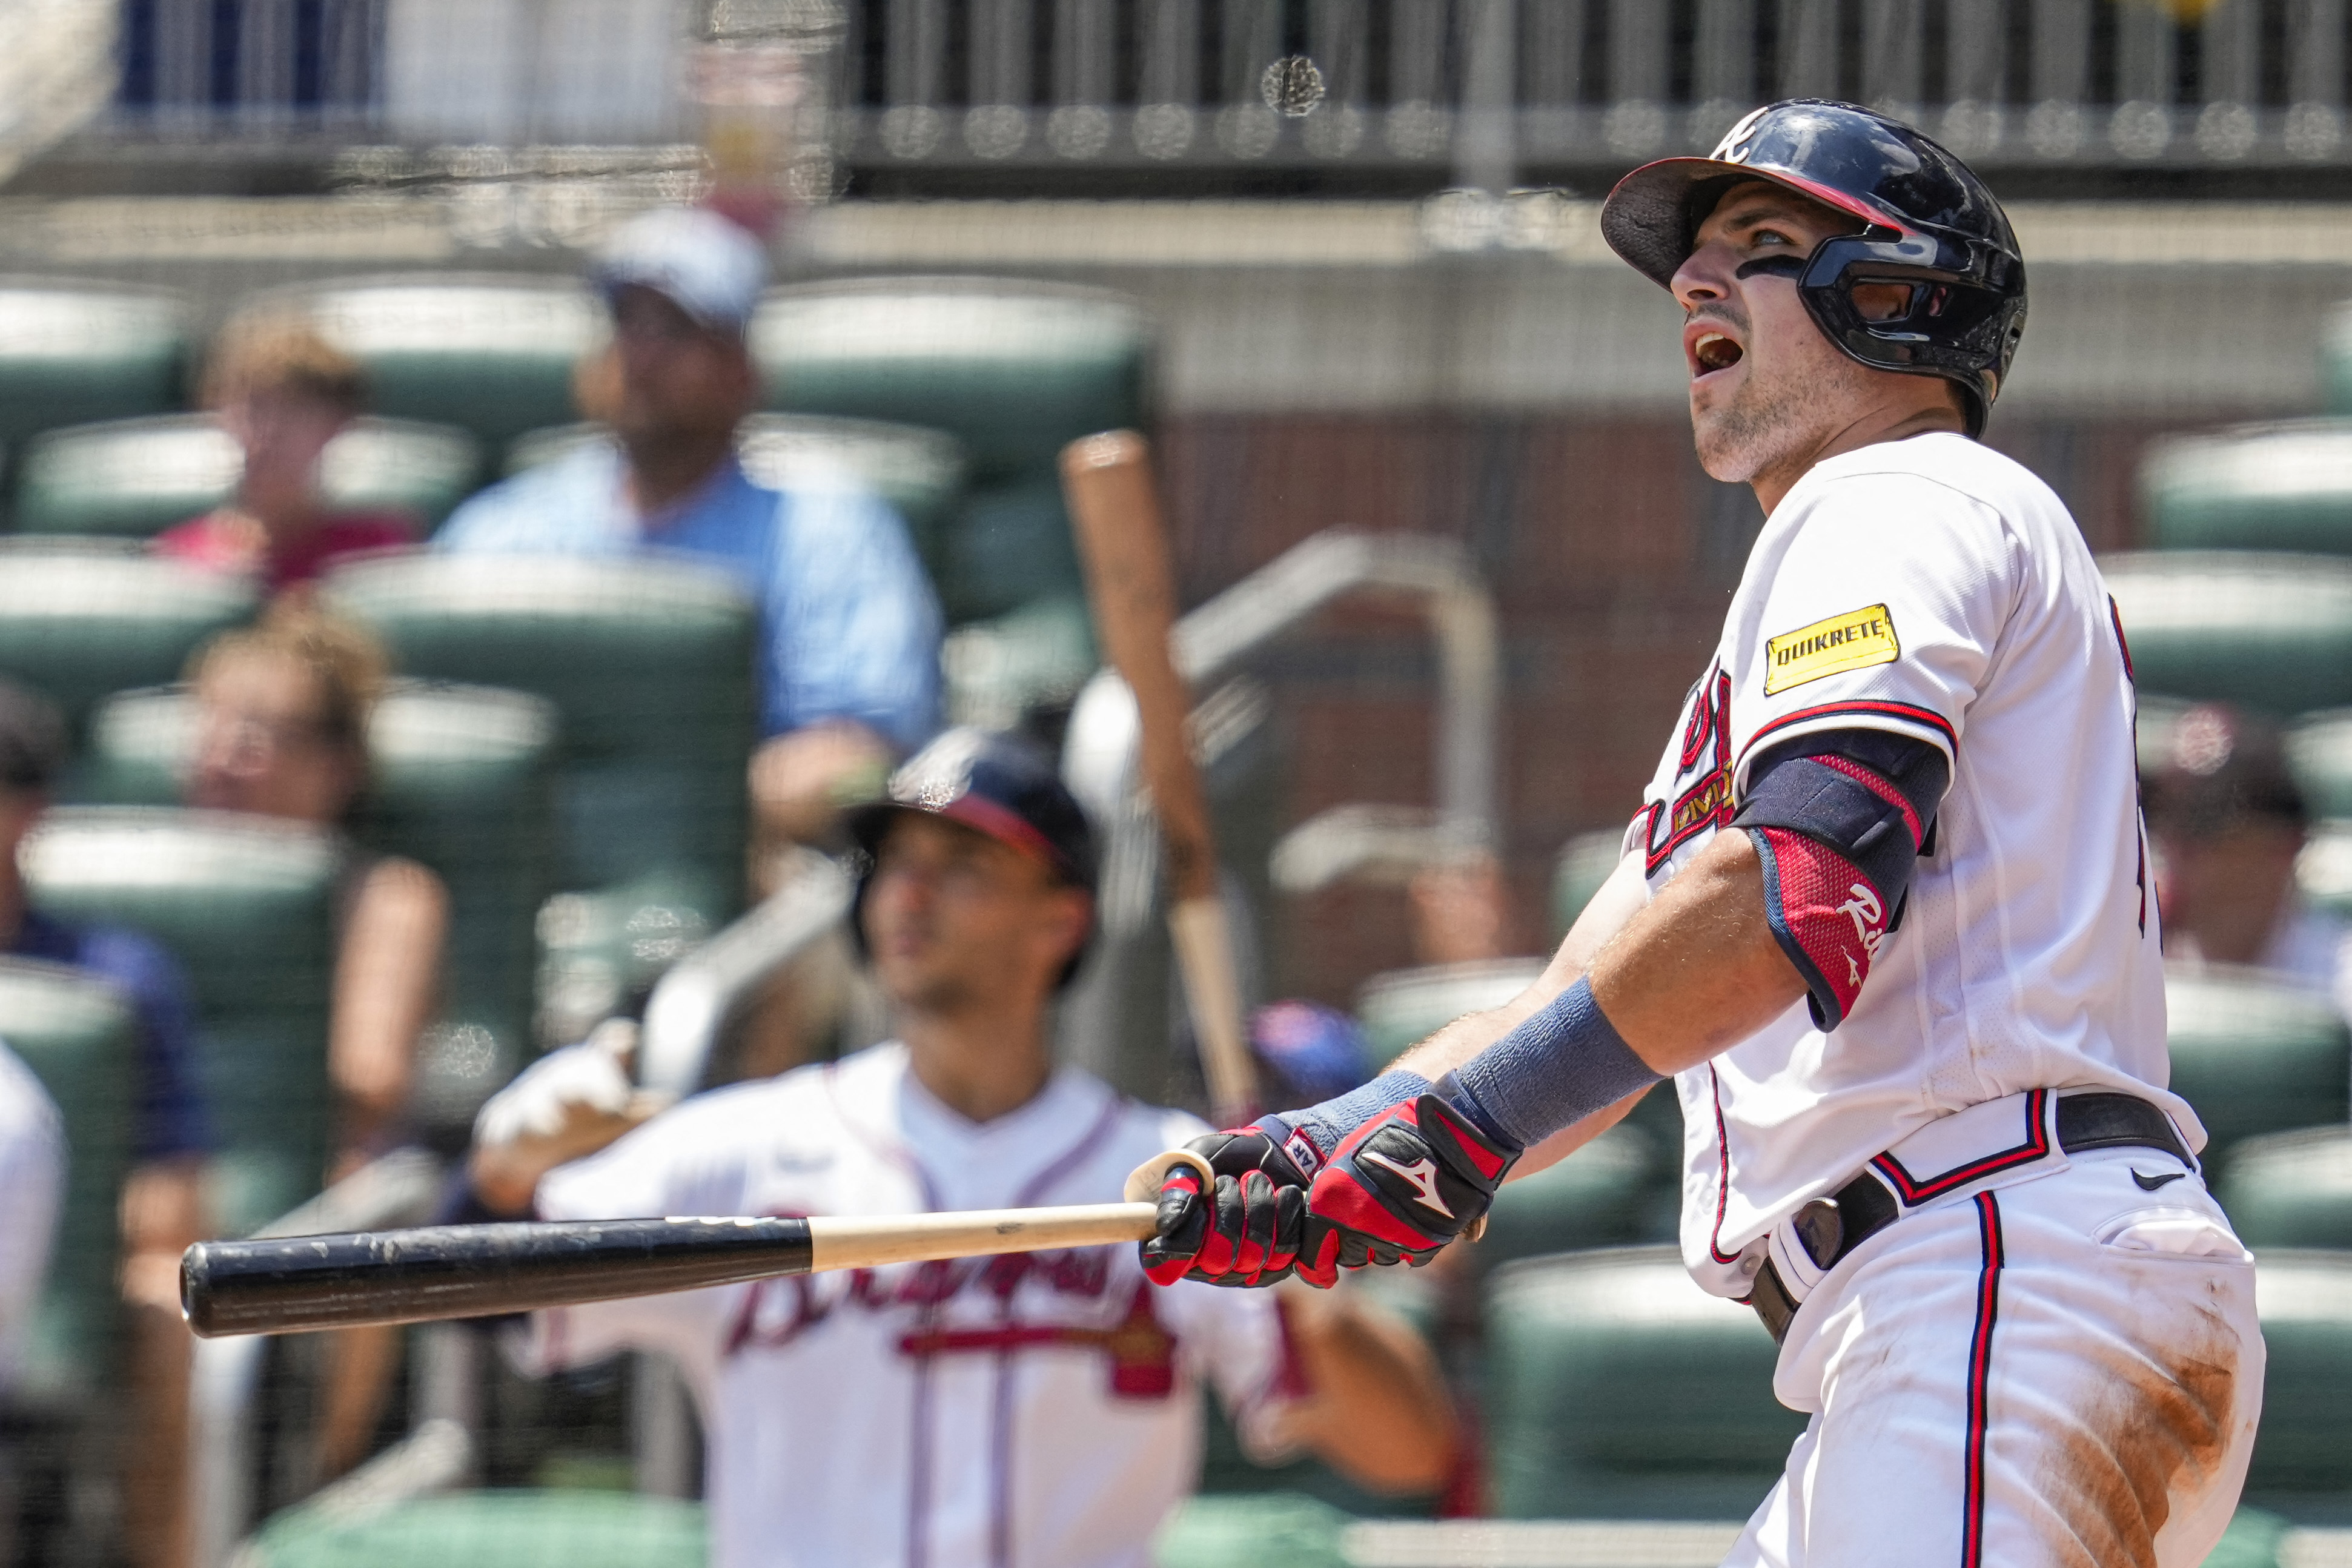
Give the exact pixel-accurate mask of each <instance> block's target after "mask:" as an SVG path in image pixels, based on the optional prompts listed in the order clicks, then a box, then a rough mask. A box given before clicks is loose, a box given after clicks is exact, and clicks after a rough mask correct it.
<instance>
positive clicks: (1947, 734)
mask: <svg viewBox="0 0 2352 1568" xmlns="http://www.w3.org/2000/svg"><path fill="white" fill-rule="evenodd" d="M1849 716H1851V717H1853V718H1863V719H1870V718H1877V719H1887V718H1893V719H1901V720H1902V721H1903V722H1905V723H1906V724H1916V725H1922V726H1924V727H1927V728H1928V729H1932V730H1934V731H1935V732H1936V733H1937V734H1938V735H1940V736H1942V737H1944V744H1945V745H1946V746H1948V747H1950V748H1951V749H1952V751H1953V752H1954V753H1955V754H1956V755H1957V754H1958V750H1959V745H1960V741H1959V735H1958V732H1957V731H1955V730H1954V729H1953V728H1952V721H1951V720H1949V719H1948V718H1946V717H1945V716H1943V715H1942V714H1939V713H1937V711H1936V710H1935V709H1934V708H1927V707H1921V706H1918V705H1917V704H1916V703H1898V702H1876V701H1858V702H1842V703H1822V704H1820V705H1818V706H1813V707H1801V708H1799V709H1797V710H1796V712H1794V713H1784V714H1782V715H1781V716H1780V717H1779V718H1776V719H1774V720H1772V721H1771V722H1770V723H1769V724H1767V725H1765V726H1764V727H1762V728H1760V729H1759V730H1758V731H1757V732H1756V733H1755V734H1754V735H1752V736H1750V737H1748V744H1747V745H1746V746H1745V747H1742V748H1741V749H1740V753H1739V756H1740V759H1741V760H1742V761H1745V760H1746V759H1747V758H1748V757H1749V756H1751V755H1752V754H1753V753H1754V752H1755V750H1756V748H1757V747H1759V746H1761V745H1763V744H1764V742H1765V741H1766V740H1768V739H1769V738H1770V737H1773V736H1775V735H1778V734H1779V733H1780V732H1781V731H1782V730H1785V729H1791V728H1794V727H1796V726H1798V725H1801V724H1811V723H1812V722H1813V721H1814V720H1816V719H1822V718H1844V717H1849Z"/></svg>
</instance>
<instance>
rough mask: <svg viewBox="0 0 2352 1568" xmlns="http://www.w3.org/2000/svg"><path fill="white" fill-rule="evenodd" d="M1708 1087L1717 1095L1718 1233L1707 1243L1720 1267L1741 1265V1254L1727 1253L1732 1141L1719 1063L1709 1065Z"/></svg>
mask: <svg viewBox="0 0 2352 1568" xmlns="http://www.w3.org/2000/svg"><path fill="white" fill-rule="evenodd" d="M1706 1082H1707V1087H1708V1088H1709V1089H1710V1090H1712V1091H1713V1092H1714V1094H1715V1154H1716V1166H1715V1229H1714V1230H1713V1231H1711V1232H1709V1233H1708V1236H1707V1239H1706V1255H1707V1256H1708V1257H1710V1258H1712V1259H1714V1260H1716V1261H1717V1262H1718V1263H1737V1262H1738V1261H1739V1254H1738V1253H1737V1252H1726V1251H1725V1250H1724V1249H1723V1213H1724V1209H1725V1207H1727V1205H1728V1204H1729V1203H1730V1202H1731V1139H1730V1138H1729V1137H1728V1136H1727V1134H1725V1132H1724V1130H1723V1080H1722V1079H1720V1078H1718V1077H1717V1076H1716V1073H1715V1063H1714V1062H1712V1061H1710V1062H1708V1063H1707V1064H1706Z"/></svg>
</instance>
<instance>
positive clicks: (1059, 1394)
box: [520, 1044, 1299, 1568]
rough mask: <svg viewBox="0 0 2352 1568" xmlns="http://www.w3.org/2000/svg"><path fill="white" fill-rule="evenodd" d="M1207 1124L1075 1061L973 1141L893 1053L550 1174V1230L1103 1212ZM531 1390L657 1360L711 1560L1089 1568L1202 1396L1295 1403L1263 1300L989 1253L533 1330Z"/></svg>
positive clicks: (691, 1295) (1120, 1529) (641, 1134)
mask: <svg viewBox="0 0 2352 1568" xmlns="http://www.w3.org/2000/svg"><path fill="white" fill-rule="evenodd" d="M1205 1131H1207V1128H1206V1127H1204V1126H1203V1125H1202V1124H1201V1123H1200V1122H1199V1121H1197V1120H1196V1119H1194V1118H1193V1117H1191V1116H1188V1115H1186V1114H1184V1113H1181V1112H1176V1111H1165V1110H1158V1109H1154V1108H1151V1107H1148V1106H1143V1105H1139V1104H1136V1103H1133V1102H1130V1101H1127V1100H1124V1099H1122V1098H1120V1097H1119V1096H1118V1095H1117V1094H1115V1093H1113V1092H1111V1091H1110V1090H1109V1089H1108V1088H1107V1087H1105V1086H1104V1085H1103V1084H1101V1083H1100V1082H1097V1081H1096V1080H1094V1079H1092V1078H1089V1077H1087V1075H1086V1074H1084V1073H1082V1072H1079V1071H1075V1070H1072V1069H1068V1068H1065V1069H1063V1070H1061V1071H1058V1072H1056V1073H1055V1077H1054V1079H1053V1081H1052V1082H1050V1083H1049V1084H1048V1085H1047V1087H1046V1089H1045V1092H1043V1093H1042V1094H1040V1095H1038V1097H1037V1098H1036V1099H1034V1100H1033V1101H1031V1102H1030V1103H1028V1104H1026V1105H1024V1106H1023V1107H1022V1108H1021V1109H1020V1110H1018V1111H1015V1112H1013V1113H1012V1114H1010V1115H1007V1116H1003V1117H1000V1118H998V1119H997V1120H995V1121H993V1122H990V1123H987V1124H981V1125H975V1124H972V1123H971V1122H968V1121H966V1120H964V1119H963V1118H962V1117H961V1116H960V1115H958V1114H956V1113H954V1112H952V1111H950V1110H949V1109H948V1108H947V1107H945V1106H944V1105H942V1104H940V1103H939V1102H938V1101H937V1100H935V1099H934V1098H932V1097H931V1095H930V1094H929V1092H926V1091H925V1090H924V1089H923V1087H922V1086H921V1084H920V1083H919V1082H917V1081H916V1079H915V1077H914V1075H913V1073H912V1072H911V1071H909V1070H908V1054H907V1051H906V1048H905V1047H904V1046H901V1045H898V1044H888V1045H881V1046H877V1047H875V1048H873V1049H872V1050H869V1051H863V1052H861V1053H859V1054H858V1055H856V1056H854V1057H851V1058H849V1059H848V1060H846V1061H841V1062H838V1063H834V1064H828V1065H822V1066H815V1067H806V1068H802V1069H800V1070H798V1071H793V1072H790V1073H787V1074H785V1075H784V1076H782V1077H781V1078H776V1079H772V1080H768V1081H766V1082H759V1083H751V1084H745V1085H741V1086H739V1087H736V1088H731V1089H725V1090H720V1091H718V1092H714V1093H710V1094H706V1095H702V1096H698V1097H697V1098H696V1099H693V1100H689V1101H688V1102H686V1103H684V1104H682V1105H680V1106H678V1107H677V1109H675V1110H673V1111H670V1112H668V1113H666V1114H664V1115H662V1116H660V1117H658V1118H656V1120H654V1121H653V1122H651V1123H648V1124H646V1126H644V1127H642V1128H640V1129H639V1130H638V1131H636V1132H635V1133H633V1134H630V1135H629V1136H627V1137H625V1138H624V1139H622V1140H621V1141H620V1142H619V1143H616V1144H614V1145H613V1146H612V1147H610V1148H609V1149H606V1150H604V1152H602V1153H600V1154H598V1155H594V1156H593V1157H591V1158H589V1159H585V1160H582V1161H580V1162H578V1163H577V1164H574V1165H571V1166H564V1167H562V1168H561V1169H558V1170H556V1171H555V1172H553V1173H551V1175H550V1176H548V1177H547V1178H546V1180H545V1181H543V1182H542V1183H541V1186H540V1189H539V1213H540V1215H541V1218H548V1219H587V1218H638V1217H651V1216H661V1215H705V1214H712V1215H717V1214H760V1215H811V1214H823V1215H857V1214H867V1215H881V1214H914V1213H921V1212H925V1211H928V1210H936V1209H960V1208H999V1207H1025V1206H1029V1205H1035V1204H1070V1203H1106V1202H1116V1201H1118V1199H1119V1198H1120V1197H1121V1193H1122V1187H1123V1186H1124V1184H1125V1182H1126V1178H1127V1175H1128V1173H1129V1171H1130V1170H1132V1169H1133V1168H1134V1167H1135V1166H1139V1165H1140V1164H1142V1163H1143V1161H1145V1160H1146V1159H1149V1158H1150V1156H1152V1155H1157V1154H1159V1153H1160V1152H1162V1151H1163V1150H1166V1149H1171V1148H1175V1147H1177V1146H1179V1145H1182V1144H1183V1143H1184V1142H1186V1141H1187V1140H1188V1139H1191V1138H1193V1137H1196V1136H1198V1135H1200V1134H1202V1133H1203V1132H1205ZM525 1337H526V1340H527V1343H525V1344H524V1345H523V1346H522V1347H520V1354H521V1358H522V1359H523V1360H524V1361H525V1362H526V1363H527V1364H535V1365H536V1366H537V1367H540V1368H542V1369H544V1368H551V1367H553V1366H559V1365H565V1364H578V1363H582V1362H586V1361H592V1360H594V1359H597V1358H599V1357H602V1356H604V1355H608V1354H612V1353H613V1352H614V1351H617V1350H622V1349H644V1350H655V1351H661V1352H665V1353H667V1354H669V1355H670V1356H671V1357H673V1358H674V1359H675V1360H676V1361H677V1364H678V1365H679V1367H680V1368H681V1369H682V1370H683V1372H684V1374H685V1375H686V1377H687V1379H688V1383H689V1384H690V1385H691V1386H692V1387H693V1389H694V1391H695V1396H696V1398H697V1401H698V1405H699V1406H700V1408H701V1411H702V1417H703V1425H704V1429H705V1431H706V1432H707V1434H708V1436H709V1463H708V1475H707V1480H708V1486H707V1491H708V1495H709V1509H710V1521H711V1534H712V1542H713V1560H714V1562H716V1563H719V1564H720V1565H721V1568H750V1565H751V1564H754V1563H761V1564H792V1565H794V1568H800V1565H807V1568H849V1565H865V1564H879V1563H909V1564H925V1565H928V1568H963V1565H972V1568H978V1565H982V1564H991V1565H993V1564H1011V1563H1019V1564H1021V1565H1022V1568H1097V1565H1101V1568H1110V1565H1122V1568H1123V1565H1127V1564H1133V1565H1136V1568H1141V1565H1142V1564H1145V1563H1148V1562H1149V1561H1150V1552H1149V1545H1150V1538H1151V1535H1152V1532H1153V1531H1155V1530H1156V1529H1157V1528H1158V1527H1159V1525H1160V1521H1161V1520H1162V1519H1163V1518H1164V1517H1165V1516H1166V1514H1167V1512H1168V1511H1169V1510H1170V1509H1171V1507H1173V1506H1174V1505H1175V1503H1176V1502H1177V1501H1178V1500H1180V1499H1181V1498H1182V1497H1183V1496H1184V1495H1185V1494H1186V1493H1188V1492H1189V1491H1190V1490H1192V1485H1193V1482H1194V1479H1195V1477H1196V1473H1197V1470H1198V1466H1199V1456H1200V1447H1201V1431H1200V1426H1201V1399H1200V1387H1201V1381H1200V1380H1201V1379H1202V1377H1204V1376H1205V1377H1208V1378H1210V1379H1212V1380H1213V1382H1214V1383H1215V1385H1216V1387H1217V1390H1218V1392H1219V1394H1220V1395H1221V1396H1223V1400H1224V1403H1225V1406H1226V1408H1227V1409H1228V1410H1231V1411H1234V1412H1235V1413H1236V1415H1237V1417H1238V1418H1239V1420H1240V1421H1241V1422H1242V1424H1243V1425H1244V1430H1247V1429H1249V1428H1250V1427H1253V1426H1255V1425H1257V1424H1259V1423H1262V1422H1264V1421H1265V1419H1266V1418H1267V1417H1268V1416H1271V1415H1273V1414H1274V1413H1275V1412H1276V1410H1278V1408H1279V1407H1280V1405H1281V1403H1282V1402H1283V1401H1284V1400H1285V1399H1286V1397H1287V1396H1290V1395H1291V1394H1293V1393H1295V1392H1297V1390H1298V1387H1299V1385H1298V1383H1297V1375H1296V1373H1295V1372H1294V1371H1293V1369H1292V1367H1291V1364H1290V1360H1289V1356H1288V1354H1287V1349H1286V1341H1285V1339H1284V1333H1283V1327H1282V1319H1281V1312H1280V1308H1279V1306H1278V1304H1277V1301H1276V1298H1275V1297H1274V1296H1273V1295H1272V1294H1271V1293H1269V1292H1265V1291H1221V1290H1217V1289H1215V1288H1214V1287H1213V1286H1207V1285H1201V1284H1192V1283H1186V1284H1178V1285H1175V1286H1173V1287H1160V1286H1157V1285H1153V1284H1151V1283H1150V1281H1146V1280H1145V1279H1144V1277H1143V1274H1142V1271H1141V1269H1140V1266H1139V1262H1138V1260H1137V1254H1136V1249H1134V1248H1133V1247H1097V1248H1087V1249H1077V1250H1073V1251H1066V1252H1042V1253H1030V1254H1009V1255H1007V1256H1004V1257H1000V1258H980V1259H971V1260H964V1261H960V1262H955V1263H929V1264H917V1265H907V1266H902V1267H897V1268H889V1269H881V1270H856V1271H845V1272H840V1273H833V1274H815V1275H806V1276H803V1277H801V1278H798V1279H789V1280H772V1281H763V1282H761V1283H757V1284H750V1285H735V1286H728V1287H724V1288H721V1289H718V1290H709V1291H691V1292H688V1293H684V1294H678V1295H667V1296H647V1297H642V1298H639V1299H636V1300H634V1301H612V1302H604V1303H599V1304H596V1305H593V1306H585V1307H571V1308H563V1309H559V1310H556V1311H552V1312H541V1313H538V1314H536V1315H535V1316H533V1317H532V1318H531V1319H530V1328H529V1331H528V1333H527V1335H526V1336H525Z"/></svg>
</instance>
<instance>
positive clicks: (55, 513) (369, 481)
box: [16, 413, 482, 538]
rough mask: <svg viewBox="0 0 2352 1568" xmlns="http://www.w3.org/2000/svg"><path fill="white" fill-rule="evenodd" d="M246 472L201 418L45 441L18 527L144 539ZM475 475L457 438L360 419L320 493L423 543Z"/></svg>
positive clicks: (462, 438) (324, 462)
mask: <svg viewBox="0 0 2352 1568" xmlns="http://www.w3.org/2000/svg"><path fill="white" fill-rule="evenodd" d="M242 462H243V459H242V457H241V456H240V455H239V454H238V452H237V449H236V443H235V442H234V441H232V440H230V439H229V436H228V434H227V433H226V431H224V430H222V429H221V427H220V425H219V423H218V422H217V421H215V420H214V419H213V418H212V417H211V416H210V415H208V414H200V413H184V414H167V415H163V416H160V417H157V418H152V419H119V420H109V421H107V422H106V423H102V424H81V425H74V426H71V427H69V428H68V429H64V430H52V431H49V432H47V433H46V434H42V435H39V436H37V437H35V438H34V440H33V442H32V444H30V445H29V446H28V447H27V448H26V451H25V455H24V461H23V463H22V464H21V465H20V466H19V468H18V472H17V476H16V528H17V530H18V531H19V532H21V533H28V534H102V535H112V536H119V537H122V538H148V537H150V536H152V535H154V534H157V533H161V532H162V531H163V529H165V528H170V527H171V526H172V525H173V524H174V523H179V522H184V521H185V520H186V519H188V518H190V517H194V516H196V515H197V514H198V513H200V512H205V511H209V510H211V509H212V508H213V507H216V506H218V505H219V504H220V503H221V502H223V501H225V500H226V499H227V498H228V497H229V493H230V491H231V490H232V489H234V488H235V486H236V478H237V473H238V470H239V468H240V466H241V465H242ZM481 463H482V456H481V447H480V445H479V444H478V443H477V442H476V441H475V440H474V438H473V437H472V436H471V435H468V434H466V432H464V431H462V430H459V429H457V428H455V427H453V426H450V425H441V424H422V423H415V422H413V421H409V420H392V419H363V420H361V421H359V422H358V423H355V424H353V425H352V427H351V428H350V429H349V430H346V431H345V432H343V434H341V435H339V436H337V437H336V438H335V439H334V440H333V441H332V442H331V443H329V444H328V446H327V450H326V452H325V454H324V455H322V456H321V458H320V473H319V477H320V488H321V489H322V490H323V491H324V493H325V496H326V499H327V500H328V502H329V503H330V504H331V505H332V506H335V507H340V508H341V509H343V510H346V511H398V512H406V513H408V514H410V515H411V516H413V517H415V518H416V520H417V524H418V527H417V532H418V534H419V535H420V536H422V535H424V534H425V533H428V532H430V531H431V530H432V528H433V527H434V525H436V524H437V523H438V522H440V520H441V519H442V518H443V517H446V516H448V514H449V508H451V507H454V506H456V505H457V503H458V501H460V500H461V499H463V498H464V497H465V496H466V494H467V491H469V490H470V489H471V488H472V487H473V483H474V479H475V476H477V475H478V473H479V472H480V470H481Z"/></svg>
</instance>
